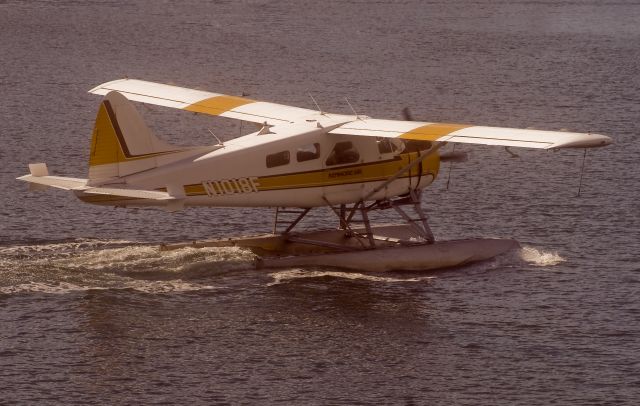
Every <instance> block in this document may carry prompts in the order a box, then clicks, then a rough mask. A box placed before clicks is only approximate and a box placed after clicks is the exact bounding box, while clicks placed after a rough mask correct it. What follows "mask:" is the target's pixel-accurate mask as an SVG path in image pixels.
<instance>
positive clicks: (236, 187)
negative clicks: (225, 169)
mask: <svg viewBox="0 0 640 406" xmlns="http://www.w3.org/2000/svg"><path fill="white" fill-rule="evenodd" d="M202 186H203V187H204V190H205V192H207V195H208V196H209V197H215V196H224V195H233V194H238V193H253V192H257V191H258V187H259V186H260V182H258V178H257V177H255V176H251V177H249V178H236V179H222V180H206V181H204V182H202Z"/></svg>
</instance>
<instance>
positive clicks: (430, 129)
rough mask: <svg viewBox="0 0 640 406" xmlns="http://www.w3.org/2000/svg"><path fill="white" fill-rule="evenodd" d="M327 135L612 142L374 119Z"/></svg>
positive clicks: (558, 144)
mask: <svg viewBox="0 0 640 406" xmlns="http://www.w3.org/2000/svg"><path fill="white" fill-rule="evenodd" d="M331 133H332V134H343V135H357V136H365V137H387V138H401V139H405V140H421V141H443V142H460V143H468V144H482V145H501V146H506V147H524V148H541V149H555V148H593V147H602V146H605V145H609V144H611V142H612V140H611V138H609V137H607V136H606V135H601V134H586V133H574V132H565V131H541V130H530V129H517V128H503V127H484V126H474V125H465V124H447V123H427V122H419V121H396V120H377V119H362V120H355V121H352V122H350V123H346V124H343V125H341V126H340V127H338V128H336V129H334V130H332V131H331Z"/></svg>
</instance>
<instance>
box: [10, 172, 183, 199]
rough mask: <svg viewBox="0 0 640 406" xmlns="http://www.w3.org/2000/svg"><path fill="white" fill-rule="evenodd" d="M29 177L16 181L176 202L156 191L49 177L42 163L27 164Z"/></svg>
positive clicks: (164, 193) (168, 195) (92, 192)
mask: <svg viewBox="0 0 640 406" xmlns="http://www.w3.org/2000/svg"><path fill="white" fill-rule="evenodd" d="M29 170H30V171H31V173H30V174H29V175H24V176H20V177H19V178H17V179H18V180H23V181H25V182H29V183H30V184H32V185H38V186H45V187H46V186H50V187H55V188H58V189H63V190H73V191H79V192H82V193H86V194H93V195H109V196H119V197H126V198H135V199H148V200H176V197H174V196H172V195H170V194H169V193H167V192H160V191H157V190H141V189H125V188H111V187H92V186H87V182H88V179H79V178H65V177H62V176H49V175H47V174H48V173H49V171H48V169H47V165H46V164H43V163H37V164H29Z"/></svg>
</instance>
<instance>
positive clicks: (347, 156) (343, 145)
mask: <svg viewBox="0 0 640 406" xmlns="http://www.w3.org/2000/svg"><path fill="white" fill-rule="evenodd" d="M358 160H360V154H359V153H358V150H357V149H356V148H355V147H354V146H353V143H352V142H351V141H342V142H337V143H336V145H335V147H333V151H331V154H329V158H327V161H326V162H325V163H326V164H327V166H331V165H343V164H352V163H355V162H358Z"/></svg>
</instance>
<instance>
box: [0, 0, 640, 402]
mask: <svg viewBox="0 0 640 406" xmlns="http://www.w3.org/2000/svg"><path fill="white" fill-rule="evenodd" d="M639 20H640V5H638V4H636V3H633V2H624V1H619V2H599V1H588V0H585V1H550V2H528V1H510V2H502V1H497V0H486V1H482V0H479V1H459V2H445V1H432V2H419V1H411V0H407V1H397V2H360V1H348V2H328V3H327V2H322V3H320V2H270V1H258V0H256V1H240V2H236V1H230V2H216V3H211V4H209V3H203V2H196V1H185V2H180V3H174V2H159V1H150V0H147V1H138V2H124V1H117V0H114V1H110V2H74V1H64V2H63V1H60V2H49V1H39V2H22V1H0V27H1V28H0V32H1V34H2V41H0V61H1V62H0V84H1V88H2V102H0V113H1V117H2V120H1V121H0V163H1V165H0V184H1V185H2V194H0V395H1V396H0V399H2V400H0V403H2V402H4V403H6V404H29V403H44V404H53V403H64V404H69V403H79V404H87V403H107V404H130V403H145V404H147V403H195V404H212V403H246V404H254V403H258V404H263V403H287V404H372V403H375V404H378V403H386V404H473V405H476V404H491V405H511V404H552V403H556V404H635V403H636V401H637V398H638V395H640V390H639V389H638V388H640V373H639V372H638V371H639V370H640V356H639V355H638V354H640V351H639V350H640V342H639V340H638V336H639V333H640V304H639V303H638V289H639V287H640V274H639V271H640V265H639V263H640V258H639V257H640V254H638V253H639V252H640V205H639V203H638V190H640V182H639V181H638V175H639V174H640V170H639V167H638V163H637V162H638V160H637V154H638V153H639V152H640V147H639V146H638V141H637V139H638V130H639V125H638V121H639V119H640V91H639V89H640V76H638V74H637V69H638V68H637V67H638V64H639V63H640V46H638V44H639V43H640V41H639V40H640V26H638V24H637V21H639ZM123 76H128V77H132V78H140V79H147V80H154V81H159V82H165V83H175V84H178V85H183V86H188V87H198V88H202V89H208V90H212V91H217V92H224V93H228V94H235V95H238V94H242V93H243V92H244V93H246V94H250V95H251V97H252V98H255V99H263V100H268V101H275V102H281V103H287V104H292V105H297V106H301V107H308V108H313V103H312V102H311V100H310V98H309V97H308V96H307V93H309V92H310V93H312V94H313V95H314V97H315V98H316V100H318V102H319V103H320V105H321V106H322V108H323V109H325V110H328V111H336V112H345V113H348V112H349V108H348V106H347V105H346V104H345V103H344V101H343V100H344V99H343V97H344V96H347V97H349V99H350V101H351V102H352V104H354V105H355V106H356V109H357V110H358V111H359V112H362V113H363V114H367V115H370V116H374V117H380V118H400V111H401V109H402V108H403V107H405V106H409V107H411V108H412V111H413V114H414V116H416V118H418V119H423V120H433V121H449V122H469V123H478V124H487V125H498V126H514V127H528V126H531V127H535V128H541V129H543V128H546V129H557V128H569V129H572V130H576V131H593V132H598V133H604V134H608V135H611V136H612V137H613V138H614V139H615V142H616V144H614V145H612V146H610V147H608V148H606V149H602V150H594V151H590V152H589V155H588V156H587V161H586V172H585V176H584V183H583V187H582V196H581V197H580V198H577V197H576V193H577V189H578V180H579V176H580V165H581V159H582V158H581V157H582V152H581V151H560V152H557V153H545V152H541V151H526V150H518V151H517V152H518V154H519V155H520V158H519V159H515V158H511V157H510V155H509V154H508V153H507V152H506V151H504V150H503V149H500V148H490V147H470V146H464V147H462V149H464V150H466V151H468V152H469V153H470V160H469V161H468V162H465V163H462V164H456V165H455V166H454V167H453V168H452V170H451V179H450V185H449V190H446V174H447V170H448V168H446V167H445V168H443V169H445V170H443V172H442V174H441V177H440V179H438V180H437V182H436V183H435V184H434V185H433V186H432V187H430V188H429V189H428V190H427V193H426V194H425V198H426V204H425V207H426V209H427V210H428V211H429V214H430V216H431V219H432V220H431V223H432V227H433V229H434V231H435V233H436V235H437V236H438V237H439V238H441V239H447V238H461V237H511V238H515V239H517V240H518V241H520V242H521V244H522V245H523V248H522V249H521V250H519V251H516V252H511V253H509V254H508V255H505V256H503V257H500V258H496V259H494V260H492V261H489V262H485V263H481V264H476V265H471V266H468V267H463V268H460V269H455V270H450V271H444V272H437V273H431V274H423V273H394V274H370V273H367V272H343V271H340V270H336V269H322V268H314V269H297V268H296V269H283V270H269V271H256V270H254V269H253V261H254V258H253V256H252V254H250V253H248V252H245V251H242V250H238V249H228V248H225V249H214V248H211V249H203V250H192V249H186V250H182V251H176V252H159V251H157V250H156V249H155V244H157V243H158V242H161V241H180V240H184V239H202V238H211V237H220V236H226V235H230V234H233V235H239V234H240V235H241V234H249V233H256V232H266V231H268V230H269V228H270V225H271V224H270V223H271V220H270V219H271V212H269V211H268V210H260V209H240V210H238V209H233V210H230V209H193V210H187V211H184V212H179V213H174V214H167V213H165V212H162V211H154V210H137V211H125V210H114V209H109V208H101V207H93V206H89V205H83V204H81V203H80V202H79V201H77V200H76V199H75V198H73V197H72V196H70V195H68V194H66V193H64V192H62V191H55V190H50V191H48V192H46V193H30V192H28V191H27V188H26V187H25V185H24V184H22V183H20V182H17V181H14V178H15V177H17V176H20V175H22V174H24V173H25V172H26V170H27V169H26V164H27V163H29V162H41V161H46V162H47V163H48V164H49V168H50V170H52V171H53V172H55V173H56V174H61V175H66V176H77V177H83V176H84V174H85V173H86V170H87V168H86V165H87V164H86V157H87V155H88V151H89V136H90V132H91V128H92V126H93V119H94V117H95V111H96V108H97V105H98V102H99V99H98V98H96V97H95V96H92V95H89V94H88V93H86V91H87V90H88V89H90V88H92V87H93V86H95V85H96V84H99V83H102V82H105V81H108V80H112V79H115V78H119V77H123ZM141 111H142V113H143V114H144V116H145V118H146V119H147V120H148V121H149V123H150V125H152V127H153V128H154V129H155V130H156V132H157V133H158V134H159V135H161V136H162V137H163V138H165V139H167V140H169V141H170V142H174V143H179V144H183V145H198V144H203V143H210V142H213V140H211V137H210V135H209V132H208V131H207V129H208V128H213V129H214V131H215V132H216V134H217V135H219V136H221V137H222V138H231V137H233V136H235V135H236V134H237V131H238V128H237V126H235V124H234V123H228V122H219V121H216V120H214V119H212V118H210V117H202V116H197V117H196V116H193V115H191V114H186V113H182V112H174V111H168V110H166V109H162V108H159V107H149V108H142V110H141ZM327 221H333V219H332V218H331V216H330V214H329V213H328V212H326V211H322V210H318V211H317V213H315V215H314V216H313V217H312V218H311V219H310V220H309V221H308V222H307V223H306V225H305V226H306V227H315V226H318V225H321V224H326V223H325V222H327Z"/></svg>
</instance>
